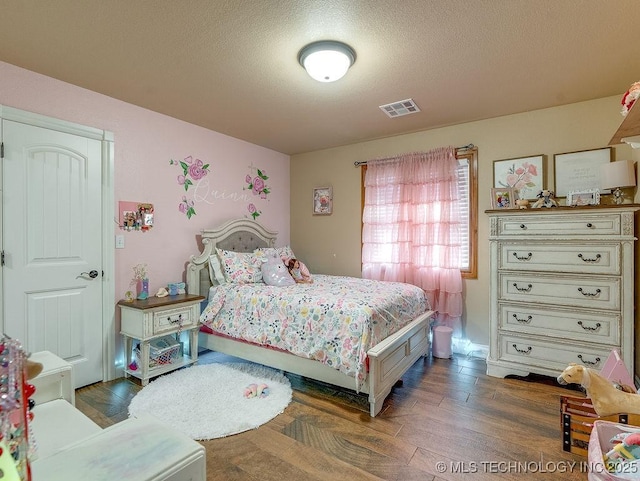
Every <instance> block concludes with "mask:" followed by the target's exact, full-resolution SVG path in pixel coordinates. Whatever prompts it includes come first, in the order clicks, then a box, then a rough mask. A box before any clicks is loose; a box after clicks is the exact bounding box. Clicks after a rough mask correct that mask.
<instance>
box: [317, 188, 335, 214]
mask: <svg viewBox="0 0 640 481" xmlns="http://www.w3.org/2000/svg"><path fill="white" fill-rule="evenodd" d="M332 212H333V189H332V188H331V187H316V188H314V189H313V215H331V213H332Z"/></svg>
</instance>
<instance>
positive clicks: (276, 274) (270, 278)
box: [261, 257, 296, 287]
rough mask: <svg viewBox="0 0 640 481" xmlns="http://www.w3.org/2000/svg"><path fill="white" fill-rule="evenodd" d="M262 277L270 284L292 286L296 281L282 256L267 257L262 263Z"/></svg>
mask: <svg viewBox="0 0 640 481" xmlns="http://www.w3.org/2000/svg"><path fill="white" fill-rule="evenodd" d="M261 269H262V279H263V280H264V283H265V284H267V285H269V286H278V287H283V286H292V285H294V284H295V283H296V281H294V280H293V277H291V274H289V269H287V266H285V265H284V262H282V259H280V257H267V259H266V260H265V261H264V262H263V263H262V267H261Z"/></svg>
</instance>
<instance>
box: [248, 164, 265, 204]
mask: <svg viewBox="0 0 640 481" xmlns="http://www.w3.org/2000/svg"><path fill="white" fill-rule="evenodd" d="M256 170H257V173H258V175H256V176H254V177H252V176H251V175H250V174H247V176H246V177H245V179H244V180H245V182H246V183H247V187H245V188H246V189H249V190H250V191H252V192H253V194H254V195H259V196H260V198H261V199H266V198H267V195H268V194H269V193H270V192H271V190H269V187H267V185H266V184H265V181H267V180H269V177H268V176H267V174H266V173H265V172H264V171H262V170H260V169H256Z"/></svg>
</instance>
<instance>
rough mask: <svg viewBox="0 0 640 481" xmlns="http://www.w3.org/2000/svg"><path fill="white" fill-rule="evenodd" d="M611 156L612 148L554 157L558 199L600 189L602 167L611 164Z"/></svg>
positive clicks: (606, 191)
mask: <svg viewBox="0 0 640 481" xmlns="http://www.w3.org/2000/svg"><path fill="white" fill-rule="evenodd" d="M611 156H612V151H611V147H604V148H602V149H593V150H582V151H580V152H568V153H566V154H556V155H554V156H553V157H554V159H553V160H554V162H553V171H554V178H555V184H556V190H555V195H556V197H566V196H567V194H569V192H588V191H593V190H594V189H600V166H601V165H602V164H606V163H609V162H611ZM600 193H601V194H610V193H611V190H608V189H606V190H602V189H601V190H600Z"/></svg>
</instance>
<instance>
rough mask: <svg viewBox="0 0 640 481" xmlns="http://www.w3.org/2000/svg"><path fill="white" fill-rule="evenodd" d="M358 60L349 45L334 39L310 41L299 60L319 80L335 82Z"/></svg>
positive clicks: (299, 55)
mask: <svg viewBox="0 0 640 481" xmlns="http://www.w3.org/2000/svg"><path fill="white" fill-rule="evenodd" d="M355 61H356V52H355V51H354V50H353V49H352V48H351V47H349V45H347V44H344V43H342V42H334V41H332V40H323V41H320V42H314V43H310V44H309V45H307V46H306V47H304V48H303V49H302V50H300V53H299V54H298V62H300V65H302V66H303V67H304V68H305V70H306V71H307V73H308V74H309V75H310V76H311V78H313V79H315V80H317V81H318V82H335V81H336V80H338V79H341V78H342V77H344V74H346V73H347V70H349V67H351V66H352V65H353V63H354V62H355Z"/></svg>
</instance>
